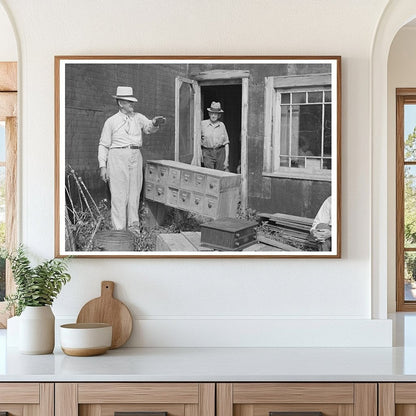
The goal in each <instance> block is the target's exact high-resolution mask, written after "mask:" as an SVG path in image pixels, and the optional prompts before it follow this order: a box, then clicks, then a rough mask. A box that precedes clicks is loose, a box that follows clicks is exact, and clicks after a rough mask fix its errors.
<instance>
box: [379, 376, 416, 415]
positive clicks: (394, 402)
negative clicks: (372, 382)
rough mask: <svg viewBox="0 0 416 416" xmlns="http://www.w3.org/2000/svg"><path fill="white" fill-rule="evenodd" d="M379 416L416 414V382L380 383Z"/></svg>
mask: <svg viewBox="0 0 416 416" xmlns="http://www.w3.org/2000/svg"><path fill="white" fill-rule="evenodd" d="M379 409H380V411H379V416H414V415H416V383H380V384H379Z"/></svg>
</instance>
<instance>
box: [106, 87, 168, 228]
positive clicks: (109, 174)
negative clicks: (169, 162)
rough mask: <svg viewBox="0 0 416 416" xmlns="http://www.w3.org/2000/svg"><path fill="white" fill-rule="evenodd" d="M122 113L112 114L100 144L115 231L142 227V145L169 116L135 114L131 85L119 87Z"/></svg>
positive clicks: (134, 99)
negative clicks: (150, 117)
mask: <svg viewBox="0 0 416 416" xmlns="http://www.w3.org/2000/svg"><path fill="white" fill-rule="evenodd" d="M112 97H113V98H115V99H116V100H117V105H118V108H119V111H118V113H116V114H114V115H113V116H111V117H109V118H108V119H107V120H106V121H105V123H104V127H103V130H102V133H101V138H100V143H99V145H98V162H99V166H100V177H101V179H102V180H103V181H104V182H107V181H108V182H109V184H110V192H111V221H112V224H113V228H114V229H115V230H124V229H126V227H127V228H131V229H132V230H134V231H137V230H138V228H139V203H140V193H141V190H142V184H143V159H142V154H141V152H140V148H141V147H142V144H143V139H142V133H145V134H150V133H154V132H156V131H158V130H159V126H160V125H161V124H163V123H164V122H165V121H166V119H165V118H164V117H162V116H157V117H154V118H153V119H152V120H149V119H148V118H147V117H145V116H144V115H143V114H140V113H135V112H134V107H133V103H136V102H137V98H135V97H134V96H133V89H132V88H131V87H122V86H120V87H117V93H116V95H113V96H112Z"/></svg>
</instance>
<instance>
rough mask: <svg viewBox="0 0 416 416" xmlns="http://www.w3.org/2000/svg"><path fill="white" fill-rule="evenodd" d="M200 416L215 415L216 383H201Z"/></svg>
mask: <svg viewBox="0 0 416 416" xmlns="http://www.w3.org/2000/svg"><path fill="white" fill-rule="evenodd" d="M199 416H215V383H200V384H199Z"/></svg>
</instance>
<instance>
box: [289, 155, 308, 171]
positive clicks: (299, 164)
mask: <svg viewBox="0 0 416 416" xmlns="http://www.w3.org/2000/svg"><path fill="white" fill-rule="evenodd" d="M290 167H291V168H304V167H305V158H304V157H292V159H291V161H290Z"/></svg>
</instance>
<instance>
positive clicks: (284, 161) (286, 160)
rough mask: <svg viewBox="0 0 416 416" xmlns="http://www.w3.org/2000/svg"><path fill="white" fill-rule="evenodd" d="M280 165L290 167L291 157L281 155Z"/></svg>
mask: <svg viewBox="0 0 416 416" xmlns="http://www.w3.org/2000/svg"><path fill="white" fill-rule="evenodd" d="M280 166H283V167H285V168H288V167H289V158H288V157H285V156H280Z"/></svg>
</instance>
